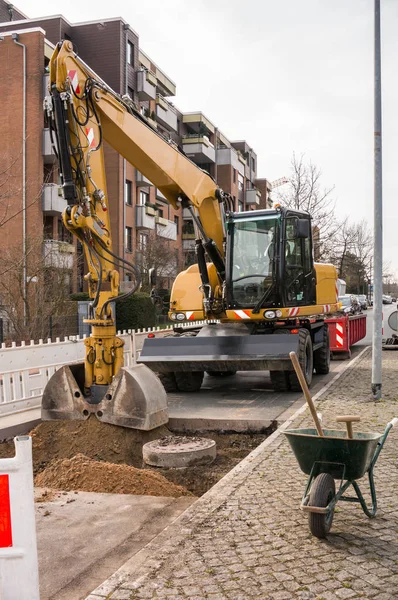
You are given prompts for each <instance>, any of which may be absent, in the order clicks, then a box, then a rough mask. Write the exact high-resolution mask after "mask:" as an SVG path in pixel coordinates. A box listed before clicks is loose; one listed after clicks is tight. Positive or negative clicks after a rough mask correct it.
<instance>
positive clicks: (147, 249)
mask: <svg viewBox="0 0 398 600" xmlns="http://www.w3.org/2000/svg"><path fill="white" fill-rule="evenodd" d="M136 264H137V266H138V267H139V270H140V274H141V281H142V290H143V291H149V290H150V288H151V285H150V281H149V270H150V269H154V271H155V273H156V278H157V281H156V287H157V288H159V289H161V288H162V287H163V286H166V288H169V287H170V286H171V284H172V282H173V280H174V279H175V278H176V276H177V274H178V271H179V270H180V268H181V266H182V261H181V254H180V252H179V250H178V249H177V248H175V246H174V245H173V243H172V240H171V239H168V238H166V237H163V236H160V235H159V234H158V233H157V232H156V231H155V230H153V231H151V232H150V233H149V234H148V235H146V236H145V237H141V238H139V241H138V247H137V252H136Z"/></svg>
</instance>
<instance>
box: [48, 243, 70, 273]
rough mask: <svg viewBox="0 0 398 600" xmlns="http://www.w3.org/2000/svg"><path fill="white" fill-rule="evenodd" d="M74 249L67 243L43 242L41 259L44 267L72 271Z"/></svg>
mask: <svg viewBox="0 0 398 600" xmlns="http://www.w3.org/2000/svg"><path fill="white" fill-rule="evenodd" d="M74 254H75V247H74V245H73V244H68V242H60V241H58V240H45V241H44V243H43V257H44V264H45V266H46V267H55V268H57V269H72V268H73V261H74Z"/></svg>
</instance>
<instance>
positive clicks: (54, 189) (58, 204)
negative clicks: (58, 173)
mask: <svg viewBox="0 0 398 600" xmlns="http://www.w3.org/2000/svg"><path fill="white" fill-rule="evenodd" d="M61 194H62V192H61V188H60V186H59V185H58V184H56V183H45V184H44V185H43V191H42V210H43V212H44V213H46V214H47V215H52V216H53V217H56V216H58V215H61V214H62V213H63V212H64V210H65V208H66V207H67V206H68V203H67V201H66V200H65V199H64V198H63V197H62V195H61Z"/></svg>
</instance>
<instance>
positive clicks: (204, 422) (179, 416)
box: [168, 304, 396, 431]
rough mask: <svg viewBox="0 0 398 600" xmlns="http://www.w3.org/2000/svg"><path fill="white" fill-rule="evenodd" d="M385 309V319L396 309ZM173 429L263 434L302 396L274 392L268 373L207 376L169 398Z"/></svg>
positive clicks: (317, 379)
mask: <svg viewBox="0 0 398 600" xmlns="http://www.w3.org/2000/svg"><path fill="white" fill-rule="evenodd" d="M395 306H396V305H395V304H393V305H392V308H391V307H390V306H388V307H386V310H385V316H386V315H387V314H389V312H390V311H391V310H394V309H395ZM364 314H366V316H367V335H366V338H365V339H364V340H361V341H360V342H358V343H357V344H355V346H353V347H352V348H351V351H352V356H355V355H356V354H358V353H359V352H360V351H361V350H362V349H363V348H364V347H366V346H368V345H370V344H371V339H372V314H373V311H372V309H369V310H367V311H366V312H365V313H364ZM340 365H341V361H332V363H331V370H330V373H329V374H328V375H314V379H313V384H312V387H311V392H312V393H313V394H315V393H316V392H317V391H319V390H320V389H321V388H322V387H323V386H324V385H325V384H326V383H327V382H328V381H330V379H331V378H332V377H333V376H334V375H335V374H336V371H337V370H338V369H339V368H341V367H340ZM168 401H169V415H170V419H171V422H170V425H171V426H172V427H174V428H175V429H177V430H181V429H184V428H185V429H187V430H196V429H202V430H203V429H216V430H217V429H230V430H235V431H247V430H248V429H252V430H254V431H258V430H261V429H262V428H264V427H267V426H275V425H276V423H277V422H278V421H282V420H284V418H285V416H286V415H285V414H284V413H285V412H286V411H287V410H292V409H293V407H294V409H296V408H297V407H298V405H299V404H300V403H302V402H303V396H302V394H301V392H300V393H297V392H296V393H294V392H289V393H287V392H275V391H274V390H273V389H272V385H271V380H270V377H269V373H268V372H267V371H240V372H238V373H237V374H236V375H234V376H232V377H226V378H223V377H221V378H220V377H210V376H209V375H206V376H205V379H204V381H203V384H202V388H201V389H200V391H199V392H195V393H192V394H182V393H177V394H169V395H168Z"/></svg>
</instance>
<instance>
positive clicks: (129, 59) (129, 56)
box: [127, 42, 134, 66]
mask: <svg viewBox="0 0 398 600" xmlns="http://www.w3.org/2000/svg"><path fill="white" fill-rule="evenodd" d="M127 62H128V63H129V65H131V66H134V44H132V43H131V42H127Z"/></svg>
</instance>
